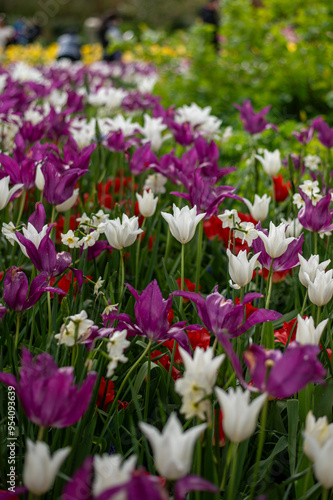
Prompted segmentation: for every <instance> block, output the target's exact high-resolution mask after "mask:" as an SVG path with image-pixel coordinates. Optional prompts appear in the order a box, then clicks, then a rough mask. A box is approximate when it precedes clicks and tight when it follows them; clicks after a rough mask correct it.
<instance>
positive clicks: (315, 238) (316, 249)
mask: <svg viewBox="0 0 333 500" xmlns="http://www.w3.org/2000/svg"><path fill="white" fill-rule="evenodd" d="M314 254H315V255H318V233H314Z"/></svg>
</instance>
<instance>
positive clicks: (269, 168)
mask: <svg viewBox="0 0 333 500" xmlns="http://www.w3.org/2000/svg"><path fill="white" fill-rule="evenodd" d="M255 158H257V160H259V161H260V163H261V164H262V166H263V168H264V171H265V172H266V174H268V175H270V176H272V177H273V176H274V175H276V174H277V173H278V172H279V170H280V168H281V154H280V151H279V150H278V149H276V150H275V151H273V152H270V151H267V149H265V150H264V157H262V156H259V155H255Z"/></svg>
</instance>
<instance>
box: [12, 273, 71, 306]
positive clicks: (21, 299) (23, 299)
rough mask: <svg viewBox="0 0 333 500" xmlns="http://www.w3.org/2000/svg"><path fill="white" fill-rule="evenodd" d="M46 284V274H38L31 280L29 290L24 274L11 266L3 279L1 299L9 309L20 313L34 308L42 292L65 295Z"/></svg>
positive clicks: (58, 289)
mask: <svg viewBox="0 0 333 500" xmlns="http://www.w3.org/2000/svg"><path fill="white" fill-rule="evenodd" d="M48 282H49V278H48V275H47V273H45V272H44V273H40V274H39V275H38V276H36V277H35V278H34V279H33V280H32V282H31V285H30V288H29V281H28V278H27V276H26V274H25V273H24V272H23V271H20V270H19V268H18V267H15V266H12V267H11V268H10V269H8V271H7V273H6V276H5V279H4V292H3V299H4V301H5V302H6V304H7V306H8V307H9V308H10V309H12V310H13V311H16V312H21V311H26V310H27V309H30V307H32V306H34V305H35V304H36V302H38V300H39V299H40V297H41V296H42V295H43V293H44V292H53V293H59V294H61V295H66V292H64V291H63V290H61V289H60V288H53V287H52V286H48ZM28 290H29V293H28Z"/></svg>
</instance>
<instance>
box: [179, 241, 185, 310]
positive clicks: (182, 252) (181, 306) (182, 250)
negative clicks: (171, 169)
mask: <svg viewBox="0 0 333 500" xmlns="http://www.w3.org/2000/svg"><path fill="white" fill-rule="evenodd" d="M184 274H185V245H184V243H183V244H182V249H181V260H180V290H181V291H182V292H183V291H184ZM183 302H184V299H183V297H180V305H179V313H180V316H183Z"/></svg>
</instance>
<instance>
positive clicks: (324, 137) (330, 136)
mask: <svg viewBox="0 0 333 500" xmlns="http://www.w3.org/2000/svg"><path fill="white" fill-rule="evenodd" d="M312 126H313V128H314V129H315V130H317V135H318V139H319V141H320V142H321V143H322V145H323V146H325V147H326V148H333V128H330V127H329V126H328V125H327V123H326V122H325V121H324V120H323V118H322V117H321V116H318V118H315V119H314V120H313V122H312Z"/></svg>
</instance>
